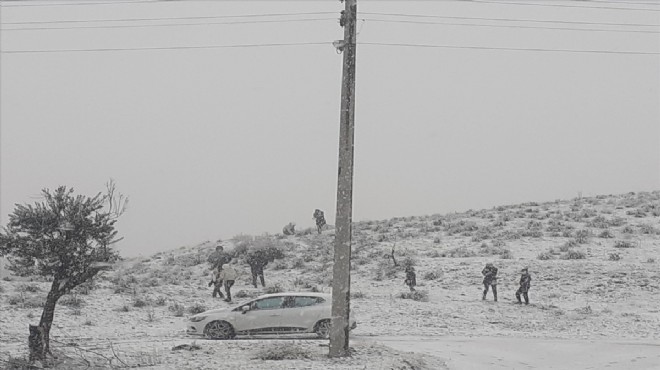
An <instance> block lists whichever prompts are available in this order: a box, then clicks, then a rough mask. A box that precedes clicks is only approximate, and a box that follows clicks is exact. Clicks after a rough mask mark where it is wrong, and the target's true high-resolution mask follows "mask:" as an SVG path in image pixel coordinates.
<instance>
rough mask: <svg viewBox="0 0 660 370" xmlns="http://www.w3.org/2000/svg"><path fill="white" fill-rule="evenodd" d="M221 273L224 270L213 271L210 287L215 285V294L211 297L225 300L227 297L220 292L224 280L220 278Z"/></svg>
mask: <svg viewBox="0 0 660 370" xmlns="http://www.w3.org/2000/svg"><path fill="white" fill-rule="evenodd" d="M221 271H222V270H220V269H217V268H215V269H213V270H212V271H211V281H209V287H210V286H212V285H213V293H211V297H213V298H215V297H217V296H220V298H225V296H224V295H223V294H222V291H221V290H220V288H221V287H222V279H221V278H220V272H221Z"/></svg>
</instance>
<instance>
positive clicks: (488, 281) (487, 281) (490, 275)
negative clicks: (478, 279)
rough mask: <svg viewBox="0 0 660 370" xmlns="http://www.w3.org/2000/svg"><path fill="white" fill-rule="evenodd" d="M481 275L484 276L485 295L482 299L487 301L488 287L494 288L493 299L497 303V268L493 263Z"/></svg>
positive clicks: (488, 264)
mask: <svg viewBox="0 0 660 370" xmlns="http://www.w3.org/2000/svg"><path fill="white" fill-rule="evenodd" d="M481 274H482V275H483V276H484V295H483V297H482V298H481V299H482V300H486V294H487V293H488V287H492V288H493V298H494V300H495V302H497V267H495V266H493V264H492V263H487V264H486V267H484V269H483V270H482V271H481Z"/></svg>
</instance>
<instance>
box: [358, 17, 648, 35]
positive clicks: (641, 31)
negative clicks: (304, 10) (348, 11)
mask: <svg viewBox="0 0 660 370" xmlns="http://www.w3.org/2000/svg"><path fill="white" fill-rule="evenodd" d="M365 20H367V21H372V22H384V23H412V24H429V25H447V26H471V27H496V28H525V29H542V30H560V31H596V32H629V33H655V34H658V33H660V31H649V30H621V29H616V30H608V29H603V28H569V27H539V26H523V25H506V24H474V23H472V24H468V23H452V22H425V21H410V20H391V19H373V18H365Z"/></svg>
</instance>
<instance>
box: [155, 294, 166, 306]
mask: <svg viewBox="0 0 660 370" xmlns="http://www.w3.org/2000/svg"><path fill="white" fill-rule="evenodd" d="M166 304H167V299H166V298H165V297H162V296H161V297H158V298H156V306H165V305H166Z"/></svg>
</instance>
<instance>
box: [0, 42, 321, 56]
mask: <svg viewBox="0 0 660 370" xmlns="http://www.w3.org/2000/svg"><path fill="white" fill-rule="evenodd" d="M306 45H332V42H330V41H322V42H289V43H271V44H234V45H199V46H154V47H136V48H94V49H51V50H3V51H0V53H1V54H35V53H39V54H41V53H78V52H110V51H139V50H195V49H223V48H257V47H279V46H306Z"/></svg>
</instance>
